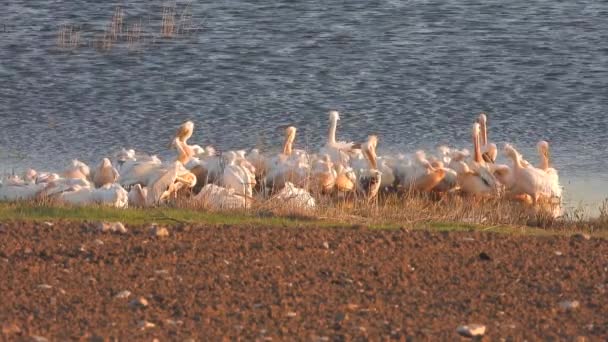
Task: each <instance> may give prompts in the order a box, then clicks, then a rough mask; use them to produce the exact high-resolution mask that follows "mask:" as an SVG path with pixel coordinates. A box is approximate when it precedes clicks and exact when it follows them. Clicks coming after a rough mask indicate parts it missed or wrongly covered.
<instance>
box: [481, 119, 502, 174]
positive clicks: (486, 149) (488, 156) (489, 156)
mask: <svg viewBox="0 0 608 342" xmlns="http://www.w3.org/2000/svg"><path fill="white" fill-rule="evenodd" d="M477 122H478V123H479V125H480V130H481V132H480V143H481V148H482V150H483V153H482V155H481V156H482V158H483V160H484V161H485V162H486V163H494V162H495V161H496V157H497V156H498V148H497V147H496V144H494V143H488V116H487V115H486V113H481V114H479V117H478V118H477Z"/></svg>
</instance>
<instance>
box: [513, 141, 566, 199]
mask: <svg viewBox="0 0 608 342" xmlns="http://www.w3.org/2000/svg"><path fill="white" fill-rule="evenodd" d="M504 152H505V155H506V156H507V157H509V158H511V160H512V161H513V178H514V185H513V189H512V191H513V192H514V193H515V194H519V193H523V194H527V195H529V196H530V197H531V198H532V201H533V203H537V202H538V201H539V200H540V199H551V198H554V197H560V196H561V188H560V187H559V184H557V183H556V182H555V181H556V179H555V176H556V174H552V175H550V174H548V173H547V171H545V170H543V169H539V168H536V167H534V166H532V165H528V166H525V165H524V164H522V157H521V155H520V154H519V152H517V150H516V149H515V148H514V147H513V146H511V145H506V146H505V148H504Z"/></svg>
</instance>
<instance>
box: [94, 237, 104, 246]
mask: <svg viewBox="0 0 608 342" xmlns="http://www.w3.org/2000/svg"><path fill="white" fill-rule="evenodd" d="M93 242H94V243H95V244H96V245H98V246H102V245H103V241H101V240H99V239H95V241H93Z"/></svg>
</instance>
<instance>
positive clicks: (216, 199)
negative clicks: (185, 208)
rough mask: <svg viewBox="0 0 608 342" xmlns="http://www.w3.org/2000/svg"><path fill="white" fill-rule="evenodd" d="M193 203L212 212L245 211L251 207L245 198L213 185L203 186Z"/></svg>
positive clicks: (249, 201) (232, 191) (232, 190)
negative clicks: (222, 210)
mask: <svg viewBox="0 0 608 342" xmlns="http://www.w3.org/2000/svg"><path fill="white" fill-rule="evenodd" d="M193 201H194V202H195V203H199V204H202V205H204V206H206V207H207V208H210V209H214V210H221V209H246V208H248V207H249V206H250V205H251V200H250V199H248V198H247V197H246V196H244V195H239V194H237V193H236V192H235V190H234V189H227V188H224V187H221V186H218V185H215V184H207V185H205V186H204V187H203V189H202V190H201V191H200V192H199V193H198V194H197V195H196V196H195V197H194V198H193Z"/></svg>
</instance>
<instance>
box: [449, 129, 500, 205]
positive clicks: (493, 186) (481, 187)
mask: <svg viewBox="0 0 608 342" xmlns="http://www.w3.org/2000/svg"><path fill="white" fill-rule="evenodd" d="M479 134H480V125H479V123H477V122H476V123H475V124H473V131H472V138H473V148H474V151H473V160H472V161H470V162H469V163H468V164H467V163H465V162H460V164H459V165H458V166H457V167H456V169H457V170H459V171H457V172H458V184H459V186H460V189H461V190H462V191H463V192H464V193H468V194H474V195H488V194H494V193H496V192H497V191H498V184H497V182H496V178H495V177H494V175H493V174H492V172H490V170H489V169H488V168H487V167H486V163H485V161H484V160H483V157H482V154H481V146H479V144H480V139H479Z"/></svg>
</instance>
